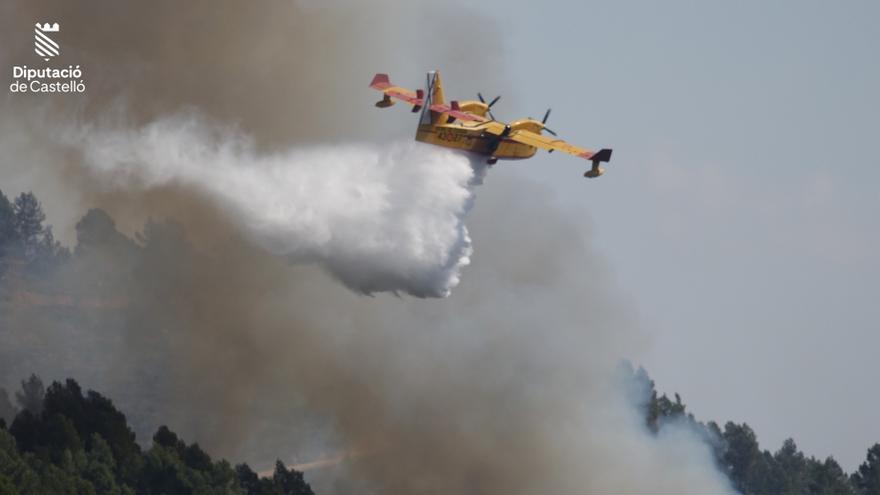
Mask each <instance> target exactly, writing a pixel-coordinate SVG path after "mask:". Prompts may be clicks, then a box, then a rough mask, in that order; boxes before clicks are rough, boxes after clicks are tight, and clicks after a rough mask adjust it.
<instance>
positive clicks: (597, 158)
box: [590, 148, 611, 162]
mask: <svg viewBox="0 0 880 495" xmlns="http://www.w3.org/2000/svg"><path fill="white" fill-rule="evenodd" d="M590 161H592V162H609V161H611V149H609V148H602V149H601V150H599V151H597V152H596V153H594V154H593V156H591V157H590Z"/></svg>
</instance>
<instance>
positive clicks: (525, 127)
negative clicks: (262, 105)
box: [370, 71, 611, 178]
mask: <svg viewBox="0 0 880 495" xmlns="http://www.w3.org/2000/svg"><path fill="white" fill-rule="evenodd" d="M370 87H371V88H373V89H377V90H379V91H382V93H383V97H382V100H381V101H379V102H377V103H376V106H377V107H379V108H387V107H390V106H391V105H393V104H394V100H392V98H394V99H397V100H402V101H405V102H407V103H409V104H410V105H412V106H413V108H412V111H413V113H415V112H418V111H420V110H421V112H422V113H421V117H420V118H419V127H418V130H417V131H416V141H422V142H425V143H431V144H435V145H438V146H445V147H447V148H455V149H460V150H464V151H470V152H473V153H478V154H481V155H486V156H488V157H489V158H488V160H487V163H489V164H490V165H492V164H494V163H496V162H497V161H498V160H499V159H501V160H517V159H524V158H531V157H532V156H534V155H535V152H537V151H538V148H542V149H545V150H547V151H549V152H551V153H552V152H553V151H554V150H559V151H562V152H564V153H568V154H570V155H574V156H577V157H580V158H584V159H586V160H590V161H591V162H593V168H592V169H590V170H587V172H586V173H584V177H589V178H595V177H599V176H600V175H602V174H603V173H604V172H605V169H604V168H602V167H600V166H599V164H600V163H602V162H608V161H609V160H610V159H611V150H610V149H602V150H600V151H590V150H587V149H584V148H580V147H577V146H574V145H571V144H568V143H566V142H565V141H563V140H561V139H552V138H550V137H547V136H542V135H541V131H547V132H549V133H550V134H552V135H553V136H556V133H555V132H553V131H551V130H550V129H548V128H547V127H546V126H545V125H544V124H546V123H547V117H549V116H550V110H549V109H548V110H547V113H546V114H544V118H543V119H542V120H540V121H537V120H534V119H531V118H528V119H520V120H515V121H513V122H511V123H509V124H505V123H503V122H498V121H497V120H495V117H494V116H493V115H492V110H491V109H492V105H494V104H495V103H496V102H498V99H499V98H501V97H500V96H498V97H495V99H493V100H492V101H490V102H489V103H486V100H485V99H483V95H481V94H480V93H477V96H478V97H479V99H480V101H461V102H459V101H455V100H452V101H451V102H450V103H449V104H448V105H447V104H446V103H445V100H444V98H443V86H442V85H441V84H440V74H439V73H438V72H437V71H430V72H428V79H427V84H426V85H425V89H424V90H421V89H419V90H416V91H410V90H408V89H405V88H401V87H399V86H393V85H392V84H391V81H390V80H389V79H388V74H376V75H375V76H374V77H373V82H371V83H370ZM426 95H427V96H426ZM486 115H488V116H489V117H488V118H487V117H486Z"/></svg>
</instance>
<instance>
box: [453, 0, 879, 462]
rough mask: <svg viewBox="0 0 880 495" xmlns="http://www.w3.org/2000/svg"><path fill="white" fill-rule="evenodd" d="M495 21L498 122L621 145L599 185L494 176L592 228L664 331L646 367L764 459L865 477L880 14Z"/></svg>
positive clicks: (564, 168) (783, 5)
mask: <svg viewBox="0 0 880 495" xmlns="http://www.w3.org/2000/svg"><path fill="white" fill-rule="evenodd" d="M480 9H481V10H484V11H485V12H487V13H492V14H491V15H492V16H493V17H494V18H495V19H497V20H498V26H496V28H497V29H499V31H500V35H501V36H502V38H503V43H501V46H502V48H503V49H502V50H501V51H500V52H492V53H487V54H486V56H487V57H502V60H504V62H505V64H504V65H503V66H504V67H506V70H507V72H508V73H507V74H506V76H507V77H508V78H509V82H508V83H507V87H503V88H478V89H480V90H481V91H483V92H484V94H485V93H491V94H495V93H496V92H501V93H503V94H504V96H505V98H503V99H502V101H501V102H500V103H499V105H498V106H497V107H496V109H497V110H496V115H497V116H498V117H499V118H514V117H519V116H525V115H531V116H536V117H539V116H540V115H542V112H543V111H544V109H545V108H546V107H547V106H552V107H553V109H554V112H553V115H552V116H551V118H550V122H549V124H550V126H551V128H553V129H554V130H556V131H557V132H559V133H560V135H561V136H562V137H564V138H568V139H570V140H571V141H573V142H575V143H577V144H583V145H586V146H595V147H613V148H614V150H615V151H614V159H613V160H612V163H611V165H610V166H609V167H608V169H609V170H608V173H607V174H606V175H605V176H604V177H602V178H601V179H599V180H595V181H589V180H587V179H582V178H581V174H582V172H583V171H584V170H585V168H586V164H583V163H580V162H578V161H577V160H572V159H571V158H570V157H568V156H565V155H558V154H554V155H549V156H548V155H546V154H543V153H542V154H541V155H539V156H538V157H536V159H534V160H532V161H528V162H520V163H506V164H505V163H504V162H502V163H501V165H500V166H499V167H496V169H495V170H494V172H493V173H495V174H506V173H522V174H527V175H529V176H531V177H534V178H538V179H540V180H542V181H547V182H548V183H551V184H552V185H553V187H554V188H555V190H556V191H558V194H559V197H560V200H561V201H562V202H563V203H564V204H565V205H566V208H567V209H570V210H571V211H573V212H583V225H584V228H591V229H593V230H594V232H595V234H594V239H595V242H596V243H597V244H598V247H599V250H600V251H601V252H603V253H604V255H605V256H606V257H607V258H608V259H609V260H610V261H611V265H612V267H613V269H614V271H615V272H616V275H617V277H618V279H619V281H620V285H621V286H622V287H623V288H624V290H625V291H626V292H628V293H629V294H630V296H631V297H632V299H633V301H634V303H635V305H636V307H638V309H639V320H640V322H641V325H642V327H643V328H644V329H645V331H646V333H648V334H649V335H651V336H652V343H651V351H650V353H649V354H648V355H646V356H633V359H636V360H638V361H640V362H642V363H643V364H644V365H645V366H646V367H647V368H648V370H649V372H650V373H651V375H652V376H653V377H654V378H655V379H656V380H657V382H658V386H659V388H660V389H661V390H664V391H667V392H673V391H677V392H679V393H681V394H682V396H683V398H684V400H685V402H686V403H687V405H688V406H689V407H690V408H691V409H692V410H693V411H694V412H695V413H696V414H697V416H698V417H699V418H701V419H714V420H717V421H720V422H723V421H727V420H733V421H736V422H743V421H745V422H748V423H749V424H750V425H751V426H752V427H753V428H755V430H756V431H757V433H758V436H759V440H760V441H761V442H762V447H764V448H768V449H770V450H773V451H775V450H776V449H778V448H779V446H780V445H781V442H782V440H783V439H784V438H786V437H789V436H792V437H794V438H795V440H796V441H797V442H798V444H799V446H800V447H801V448H802V449H804V450H805V451H806V452H807V453H808V454H810V455H815V456H817V457H822V458H824V457H825V456H827V455H831V454H833V455H834V456H835V458H837V459H838V460H839V461H841V462H842V463H843V464H844V466H845V468H846V469H848V470H852V469H853V468H854V467H855V466H856V465H857V463H860V462H862V461H863V460H864V456H865V451H866V449H867V447H868V446H870V445H871V444H873V443H874V442H877V441H880V422H878V421H877V410H878V407H880V394H878V390H880V387H878V382H877V378H876V376H877V372H876V357H877V354H878V350H880V332H878V324H877V322H878V316H880V305H878V301H877V298H878V295H880V282H878V276H880V262H878V255H877V254H876V253H877V251H878V248H880V222H878V220H877V214H878V213H880V189H878V186H880V158H878V157H877V153H876V146H877V138H878V137H880V132H878V131H880V122H878V119H880V118H878V115H880V96H878V88H880V60H878V53H880V30H878V28H877V23H878V21H880V4H878V3H877V2H871V1H846V2H834V3H832V2H823V1H813V0H811V1H787V2H783V1H771V2H767V1H763V2H758V1H748V2H721V1H704V2H698V1H668V2H653V1H641V2H637V1H625V2H601V3H600V2H580V1H559V2H531V3H523V4H518V5H517V7H516V8H510V6H509V4H508V3H507V2H504V1H501V0H491V1H488V2H483V3H481V4H480ZM475 49H479V47H475ZM445 84H446V89H447V95H448V96H449V97H457V96H459V95H460V96H461V97H462V98H464V97H469V96H470V95H469V94H461V93H462V92H467V91H469V90H471V89H477V88H471V87H470V84H469V82H468V81H460V80H451V79H449V78H448V77H447V78H446V80H445ZM496 90H497V91H496ZM490 181H491V176H490ZM517 200H518V201H529V198H527V197H524V198H517ZM548 242H552V240H550V241H548ZM478 248H479V247H478ZM571 269H572V270H578V267H577V266H572V267H571Z"/></svg>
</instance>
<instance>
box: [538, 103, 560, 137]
mask: <svg viewBox="0 0 880 495" xmlns="http://www.w3.org/2000/svg"><path fill="white" fill-rule="evenodd" d="M548 117H550V109H549V108H548V109H547V113H545V114H544V118H543V119H541V125H544V124H546V123H547V118H548ZM544 130H545V131H547V132H549V133H550V134H553V135H554V136H556V135H557V134H556V133H555V132H553V130H552V129H548V128H547V126H544Z"/></svg>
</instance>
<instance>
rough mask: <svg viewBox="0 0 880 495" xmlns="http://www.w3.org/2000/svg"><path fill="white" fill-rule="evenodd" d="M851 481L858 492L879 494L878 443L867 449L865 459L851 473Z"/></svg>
mask: <svg viewBox="0 0 880 495" xmlns="http://www.w3.org/2000/svg"><path fill="white" fill-rule="evenodd" d="M852 483H853V485H854V486H855V487H856V489H857V490H858V493H862V494H865V495H880V443H875V444H874V446H873V447H871V448H870V449H868V456H867V459H866V460H865V462H864V463H863V464H862V465H861V466H859V469H858V470H856V472H855V473H853V475H852Z"/></svg>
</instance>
